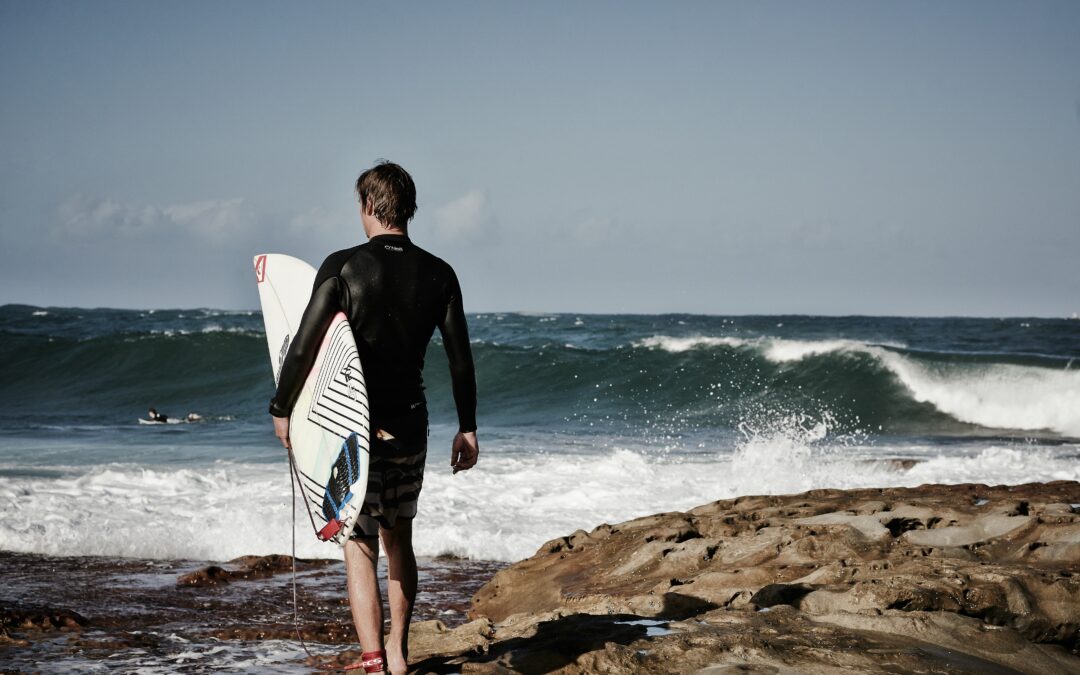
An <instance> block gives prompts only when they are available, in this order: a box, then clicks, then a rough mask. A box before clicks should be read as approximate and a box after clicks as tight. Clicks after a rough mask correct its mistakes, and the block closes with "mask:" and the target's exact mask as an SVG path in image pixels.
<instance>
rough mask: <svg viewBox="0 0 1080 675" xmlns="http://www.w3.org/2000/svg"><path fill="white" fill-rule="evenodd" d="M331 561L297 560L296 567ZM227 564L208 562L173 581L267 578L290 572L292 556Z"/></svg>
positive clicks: (203, 584)
mask: <svg viewBox="0 0 1080 675" xmlns="http://www.w3.org/2000/svg"><path fill="white" fill-rule="evenodd" d="M333 563H334V561H333V560H305V559H302V558H297V559H296V570H297V571H298V572H299V571H302V570H309V569H314V568H319V567H325V566H327V565H330V564H333ZM227 564H228V565H230V566H231V569H225V568H224V567H220V566H218V565H208V566H206V567H203V568H201V569H198V570H195V571H194V572H189V573H188V574H183V575H181V576H180V577H178V578H177V580H176V585H177V586H193V587H197V588H205V587H208V586H220V585H221V584H227V583H231V582H234V581H251V580H254V579H267V578H269V577H272V576H275V575H277V574H281V573H283V572H291V571H292V557H291V556H287V555H279V554H272V555H264V556H254V555H247V556H241V557H239V558H235V559H233V560H230V561H229V562H228V563H227Z"/></svg>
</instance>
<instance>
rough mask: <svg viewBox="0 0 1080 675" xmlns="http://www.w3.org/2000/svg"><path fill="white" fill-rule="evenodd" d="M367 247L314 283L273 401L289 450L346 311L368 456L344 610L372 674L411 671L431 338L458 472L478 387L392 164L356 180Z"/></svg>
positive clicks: (454, 290)
mask: <svg viewBox="0 0 1080 675" xmlns="http://www.w3.org/2000/svg"><path fill="white" fill-rule="evenodd" d="M356 194H357V197H358V198H359V200H360V221H361V222H362V223H363V226H364V232H365V234H366V235H367V237H368V242H367V243H365V244H361V245H360V246H356V247H354V248H350V249H346V250H343V251H338V252H336V253H332V254H331V255H330V256H329V257H328V258H327V259H326V261H325V262H323V264H322V267H321V268H320V269H319V272H318V275H317V276H316V277H315V285H314V289H313V291H312V295H311V299H310V300H309V301H308V306H307V309H306V310H305V312H304V318H303V320H302V321H301V324H300V327H299V328H298V330H297V332H296V337H295V338H294V339H293V342H292V344H291V345H290V346H289V350H288V353H287V354H286V356H285V360H284V363H283V364H282V366H281V372H280V376H279V380H278V389H277V393H276V394H275V396H274V398H273V400H272V401H271V402H270V413H271V414H272V415H273V416H274V433H275V434H276V435H277V437H278V438H279V439H281V443H282V445H284V446H285V447H286V448H291V443H290V441H289V415H290V413H292V409H293V406H294V405H295V404H296V399H297V398H298V397H299V395H300V390H301V389H302V388H303V385H304V380H305V379H306V377H307V375H308V373H309V372H310V370H311V367H312V365H313V363H314V361H315V358H316V356H317V354H318V351H319V346H320V344H321V342H322V339H323V335H324V334H325V333H326V330H327V328H328V327H329V325H330V322H331V320H332V319H333V317H334V315H335V314H336V313H337V312H339V311H343V312H345V315H346V316H347V317H348V319H349V325H350V326H351V328H352V332H353V336H354V337H355V338H356V346H357V349H358V351H359V352H360V361H361V363H362V365H363V367H364V377H365V379H366V382H367V388H368V396H369V400H370V403H371V424H372V439H371V440H372V446H371V459H370V467H369V476H368V486H367V494H366V496H365V497H364V506H363V509H362V510H361V512H360V517H359V518H358V520H357V522H356V527H355V529H354V530H353V534H352V538H351V539H350V540H349V541H348V542H347V543H346V544H345V566H346V573H347V577H348V590H349V605H350V607H351V608H352V615H353V623H354V624H355V626H356V633H357V636H358V637H359V639H360V647H361V651H362V656H361V660H362V662H363V666H364V670H365V671H366V672H369V673H381V672H386V671H389V672H391V673H405V672H406V670H407V667H408V654H409V643H408V639H409V621H410V619H411V617H412V610H413V603H414V600H415V598H416V581H417V573H416V557H415V556H414V554H413V548H412V519H413V517H414V516H415V515H416V501H417V498H418V497H419V495H420V487H421V483H422V481H423V476H424V461H425V459H426V458H427V433H428V428H427V423H428V415H427V402H426V399H425V398H424V381H423V375H422V369H423V366H424V353H425V351H426V350H427V345H428V342H429V341H430V340H431V336H432V334H433V333H434V331H435V329H436V328H438V329H439V331H440V333H441V334H442V337H443V345H444V347H445V348H446V354H447V357H448V358H449V360H450V375H451V379H452V387H453V392H454V403H455V405H456V407H457V417H458V432H457V434H456V435H455V436H454V439H453V442H452V443H451V457H450V464H451V466H452V468H453V471H454V473H457V472H458V471H465V470H467V469H470V468H472V466H473V465H475V464H476V460H477V457H478V456H479V446H478V443H477V439H476V377H475V374H474V371H473V359H472V351H471V350H470V347H469V331H468V327H467V326H466V322H465V311H464V309H463V308H462V300H461V289H460V287H459V285H458V280H457V276H456V275H455V274H454V270H453V269H452V268H451V267H450V265H448V264H447V263H445V262H443V261H442V260H440V259H439V258H436V257H435V256H433V255H432V254H430V253H428V252H427V251H424V250H423V249H421V248H420V247H418V246H416V245H415V244H413V243H412V241H411V240H410V239H409V234H408V230H407V228H408V223H409V220H411V219H412V217H413V214H414V213H415V212H416V186H415V185H414V183H413V180H412V177H411V176H409V174H408V173H407V172H406V171H405V169H403V168H401V167H400V166H398V165H397V164H393V163H390V162H385V161H384V162H380V163H378V164H376V165H375V166H374V167H373V168H371V169H368V170H367V171H365V172H364V173H362V174H360V177H359V178H358V179H357V181H356ZM380 536H381V537H382V543H383V548H384V549H385V550H386V555H387V570H388V576H389V579H388V582H387V589H388V592H389V596H390V597H389V604H390V634H389V636H388V638H387V640H386V643H385V650H384V643H383V634H382V626H383V612H382V597H381V596H380V594H379V585H378V578H377V576H376V570H377V563H378V557H379V537H380Z"/></svg>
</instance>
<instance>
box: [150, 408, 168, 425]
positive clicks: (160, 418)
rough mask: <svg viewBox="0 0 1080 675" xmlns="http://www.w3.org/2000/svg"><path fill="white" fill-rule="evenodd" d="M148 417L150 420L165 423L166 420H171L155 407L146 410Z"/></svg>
mask: <svg viewBox="0 0 1080 675" xmlns="http://www.w3.org/2000/svg"><path fill="white" fill-rule="evenodd" d="M146 418H147V419H148V420H150V421H151V422H161V423H162V424H165V423H166V422H168V421H169V418H168V417H166V416H165V415H163V414H161V413H159V412H158V411H157V410H155V409H153V408H150V410H147V411H146Z"/></svg>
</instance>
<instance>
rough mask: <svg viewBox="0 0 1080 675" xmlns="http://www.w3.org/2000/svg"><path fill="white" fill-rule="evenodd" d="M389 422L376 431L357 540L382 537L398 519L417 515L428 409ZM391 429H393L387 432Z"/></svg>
mask: <svg viewBox="0 0 1080 675" xmlns="http://www.w3.org/2000/svg"><path fill="white" fill-rule="evenodd" d="M418 412H419V413H420V414H412V415H409V416H408V417H407V418H399V419H397V420H392V421H386V422H383V423H382V424H380V425H379V428H377V429H376V430H374V431H373V433H372V439H371V455H370V459H369V460H368V484H367V493H366V494H365V495H364V506H363V508H361V509H360V516H359V517H358V518H357V519H356V526H355V527H354V528H353V531H352V538H353V539H365V538H371V537H377V536H379V528H380V527H384V528H386V529H392V528H393V527H394V524H395V523H396V522H397V520H398V518H412V517H414V516H415V515H416V501H417V499H418V498H419V497H420V488H421V486H422V485H423V483H424V462H425V461H427V435H428V429H427V410H426V409H422V410H420V411H418ZM387 427H389V429H387Z"/></svg>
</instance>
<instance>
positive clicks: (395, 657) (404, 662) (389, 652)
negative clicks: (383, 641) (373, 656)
mask: <svg viewBox="0 0 1080 675" xmlns="http://www.w3.org/2000/svg"><path fill="white" fill-rule="evenodd" d="M386 670H387V672H389V673H391V675H406V673H408V672H409V659H408V657H407V656H405V655H404V654H402V653H401V652H399V651H397V650H396V649H394V648H392V647H389V646H388V647H387V649H386Z"/></svg>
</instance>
